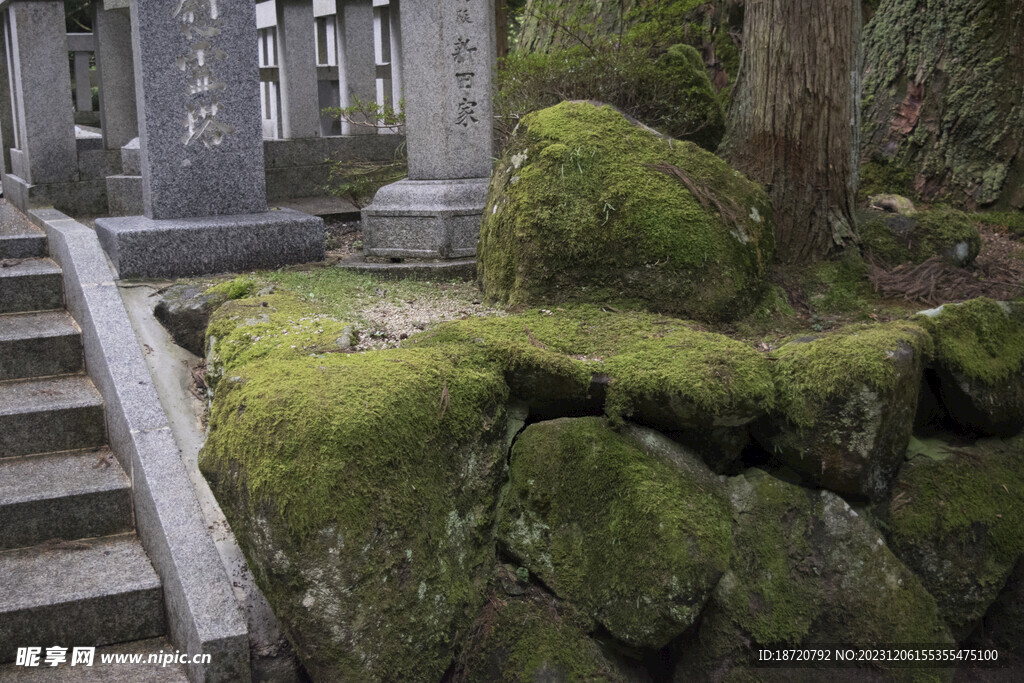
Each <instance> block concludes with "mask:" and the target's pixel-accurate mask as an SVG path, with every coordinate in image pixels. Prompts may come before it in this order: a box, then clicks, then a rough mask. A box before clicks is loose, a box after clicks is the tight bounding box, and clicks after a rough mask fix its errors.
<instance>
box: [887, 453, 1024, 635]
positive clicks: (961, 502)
mask: <svg viewBox="0 0 1024 683" xmlns="http://www.w3.org/2000/svg"><path fill="white" fill-rule="evenodd" d="M951 450H952V455H949V456H948V457H946V458H945V459H944V460H935V459H932V458H929V457H926V456H918V457H916V458H914V459H912V460H911V461H910V462H908V463H907V464H906V465H905V466H904V467H903V468H902V469H901V470H900V474H899V477H898V478H897V479H896V482H895V484H894V487H893V498H892V500H891V501H890V502H889V504H888V510H887V516H886V525H885V527H884V528H885V529H886V530H887V534H888V537H889V541H890V543H891V544H892V548H893V551H894V552H895V553H896V555H897V556H899V557H900V559H902V560H903V561H904V562H905V563H906V564H907V565H908V566H909V567H910V568H911V569H913V570H914V571H915V572H916V573H917V574H918V575H919V576H920V577H921V581H922V583H923V584H924V586H925V587H926V588H927V589H928V591H929V592H930V593H931V594H932V595H933V596H935V599H936V600H937V601H938V604H939V609H940V611H941V613H942V616H943V617H944V618H945V620H946V621H947V623H949V625H950V628H951V629H952V631H953V633H954V634H955V635H956V636H957V637H960V638H962V637H964V636H966V635H967V634H968V633H970V631H971V630H972V629H973V627H974V626H976V625H977V623H978V621H979V620H980V619H981V617H982V615H984V614H985V611H986V610H987V609H988V608H989V605H991V604H992V602H993V601H994V600H995V599H996V596H997V595H998V594H999V592H1000V590H1002V588H1003V586H1004V585H1005V584H1006V582H1007V577H1008V576H1009V575H1010V573H1011V571H1012V570H1013V568H1014V566H1015V565H1016V564H1017V563H1018V561H1020V558H1021V556H1022V555H1024V438H1019V437H1018V438H1016V439H1013V440H1011V441H1001V440H998V439H992V440H987V441H980V442H978V444H977V445H975V446H970V447H960V448H953V449H951Z"/></svg>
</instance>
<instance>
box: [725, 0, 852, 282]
mask: <svg viewBox="0 0 1024 683" xmlns="http://www.w3.org/2000/svg"><path fill="white" fill-rule="evenodd" d="M745 12H746V13H745V20H744V28H743V51H742V56H741V61H740V73H739V77H738V80H737V83H736V86H735V88H734V91H733V102H732V107H731V108H730V111H729V123H728V132H727V134H726V139H725V141H724V142H723V143H722V148H721V150H720V151H721V152H722V155H723V156H724V157H725V158H726V159H728V160H729V161H730V163H732V165H733V166H735V167H736V168H737V169H739V170H740V171H742V172H744V173H745V174H747V175H748V176H749V177H751V178H753V179H755V180H758V181H760V182H762V183H764V184H765V186H766V187H767V189H768V191H769V193H770V195H771V198H772V203H773V204H774V207H775V229H776V241H777V244H778V256H779V258H780V260H782V261H783V262H787V263H799V262H805V261H809V260H820V259H823V258H826V257H828V256H829V255H830V254H832V253H834V252H835V251H837V250H839V249H841V248H843V247H844V246H846V245H847V243H849V242H850V241H851V240H852V239H854V236H853V235H854V233H853V225H854V223H853V212H854V203H855V195H856V188H857V176H858V158H859V151H858V150H859V144H858V137H859V135H858V129H859V119H860V106H859V104H860V97H859V92H860V82H859V73H860V23H861V5H860V1H859V0H747V2H746V8H745Z"/></svg>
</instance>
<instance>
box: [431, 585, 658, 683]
mask: <svg viewBox="0 0 1024 683" xmlns="http://www.w3.org/2000/svg"><path fill="white" fill-rule="evenodd" d="M520 573H521V574H523V576H522V577H517V576H516V575H515V574H513V573H512V572H511V571H510V570H509V569H508V568H505V567H500V568H499V569H498V570H497V571H496V573H495V578H494V580H493V581H492V588H491V591H490V592H489V594H488V600H487V602H486V603H485V605H484V608H483V610H482V611H481V613H480V615H479V616H478V617H477V619H476V621H475V622H474V624H473V628H472V629H471V630H470V634H469V636H468V637H467V638H466V644H465V647H464V648H463V650H462V653H461V654H460V655H459V659H458V661H457V663H456V666H455V669H454V673H453V674H452V676H451V679H450V680H451V681H452V683H476V682H477V681H506V682H507V683H549V682H554V681H595V682H597V681H605V682H607V683H646V682H647V681H649V680H650V679H649V678H648V676H647V675H646V671H645V670H644V668H643V666H642V665H641V664H640V663H639V662H631V661H630V660H627V659H625V658H623V657H621V656H618V655H616V654H615V653H614V652H612V651H611V650H610V648H608V647H607V646H606V645H604V644H602V643H600V642H598V641H597V640H594V639H593V638H591V637H590V636H589V635H588V634H589V632H591V631H593V630H594V626H595V624H594V622H593V621H592V620H590V619H587V618H586V617H584V616H582V615H580V614H579V613H578V612H577V611H576V610H575V609H573V607H572V606H571V605H569V604H567V603H565V602H564V601H561V600H558V599H557V598H555V597H554V596H552V595H550V594H549V593H546V592H544V591H543V590H541V589H540V588H538V587H537V586H534V585H531V584H529V583H526V582H524V581H523V578H524V577H525V574H526V573H527V572H525V570H523V569H522V568H520Z"/></svg>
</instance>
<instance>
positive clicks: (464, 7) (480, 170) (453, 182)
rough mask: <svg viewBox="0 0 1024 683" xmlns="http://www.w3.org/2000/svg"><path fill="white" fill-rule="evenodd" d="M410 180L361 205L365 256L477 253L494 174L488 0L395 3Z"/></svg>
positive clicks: (491, 13)
mask: <svg viewBox="0 0 1024 683" xmlns="http://www.w3.org/2000/svg"><path fill="white" fill-rule="evenodd" d="M401 41H402V46H401V49H402V70H403V73H402V81H403V84H404V91H405V117H406V126H405V127H406V140H407V145H408V150H409V177H408V178H407V179H405V180H401V181H399V182H397V183H394V184H392V185H387V186H385V187H383V188H381V189H380V190H379V191H378V192H377V195H376V196H375V197H374V200H373V204H372V205H370V206H368V207H367V208H365V209H364V210H363V244H364V250H365V253H366V255H367V256H368V257H377V258H434V259H436V258H443V259H447V258H461V257H466V256H473V255H475V254H476V242H477V237H478V235H479V232H480V220H481V216H482V214H483V208H484V204H485V202H486V199H487V184H488V181H489V178H490V174H491V155H492V149H491V148H492V135H493V131H492V129H493V114H492V105H491V71H492V69H493V68H494V62H495V53H494V6H493V0H416V1H415V2H403V3H402V5H401Z"/></svg>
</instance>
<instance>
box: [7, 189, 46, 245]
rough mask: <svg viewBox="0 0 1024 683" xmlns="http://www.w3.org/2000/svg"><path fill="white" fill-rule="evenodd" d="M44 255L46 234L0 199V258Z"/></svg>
mask: <svg viewBox="0 0 1024 683" xmlns="http://www.w3.org/2000/svg"><path fill="white" fill-rule="evenodd" d="M41 256H46V235H44V234H43V231H42V230H40V229H39V228H37V227H36V226H34V225H32V223H31V222H30V221H29V220H28V219H27V218H25V214H23V213H21V212H20V211H18V210H17V209H15V208H14V207H13V206H12V205H11V204H10V203H8V202H5V201H0V259H20V258H37V257H41Z"/></svg>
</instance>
